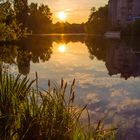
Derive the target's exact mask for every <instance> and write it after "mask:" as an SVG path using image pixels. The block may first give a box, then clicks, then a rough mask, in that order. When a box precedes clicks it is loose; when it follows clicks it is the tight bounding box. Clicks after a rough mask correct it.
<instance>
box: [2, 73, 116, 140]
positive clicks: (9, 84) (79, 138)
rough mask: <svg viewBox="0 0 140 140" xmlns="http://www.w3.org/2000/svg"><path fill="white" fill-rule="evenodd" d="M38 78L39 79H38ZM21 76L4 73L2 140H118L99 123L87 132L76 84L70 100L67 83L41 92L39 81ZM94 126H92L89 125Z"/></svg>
mask: <svg viewBox="0 0 140 140" xmlns="http://www.w3.org/2000/svg"><path fill="white" fill-rule="evenodd" d="M36 77H37V76H36ZM29 81H30V80H29V79H28V78H27V77H21V75H17V76H13V75H11V74H8V73H6V72H1V73H0V139H1V140H31V139H32V140H60V139H61V140H91V139H93V140H114V139H115V138H114V137H115V136H114V130H115V129H110V130H103V128H102V123H101V121H99V123H98V124H97V126H96V127H95V128H93V129H92V131H90V129H91V128H90V127H88V129H86V130H84V129H83V127H82V125H81V123H80V116H81V114H82V112H83V110H85V107H84V108H83V109H80V110H79V109H77V108H75V106H74V104H73V103H74V96H75V95H74V91H73V90H74V83H75V80H73V82H72V84H71V88H70V94H69V96H68V97H67V99H66V96H67V95H66V87H67V83H65V82H64V81H63V80H61V85H60V87H59V88H58V87H57V86H55V85H54V86H51V83H50V81H48V90H46V91H45V90H41V91H40V90H39V88H38V77H37V78H36V80H35V81H36V88H32V87H31V86H32V84H33V83H34V82H35V81H30V82H29ZM89 125H90V124H89Z"/></svg>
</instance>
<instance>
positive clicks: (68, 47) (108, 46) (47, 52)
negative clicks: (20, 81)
mask: <svg viewBox="0 0 140 140" xmlns="http://www.w3.org/2000/svg"><path fill="white" fill-rule="evenodd" d="M0 64H1V67H8V69H9V70H10V71H12V72H15V73H22V74H24V75H27V74H28V75H29V76H30V77H31V78H34V77H35V76H34V75H35V72H38V75H39V78H40V87H42V88H46V85H47V80H48V79H51V80H52V81H57V82H58V81H60V79H61V78H62V77H63V78H64V79H65V80H66V81H68V82H69V83H70V82H71V81H72V80H73V79H74V78H75V79H76V102H77V104H78V105H88V106H87V108H88V109H89V112H90V114H91V119H100V117H104V116H107V119H106V124H110V123H111V122H113V123H114V124H116V125H117V126H118V127H119V128H120V129H121V130H122V132H123V134H122V136H124V135H125V138H123V140H125V139H126V140H139V139H140V78H139V76H140V41H139V39H134V38H133V39H130V38H128V39H124V40H110V39H105V38H103V37H86V36H72V35H71V36H65V35H62V36H32V37H29V38H28V39H25V40H23V42H20V43H19V44H18V45H1V46H0ZM99 116H100V117H99ZM124 128H125V129H124Z"/></svg>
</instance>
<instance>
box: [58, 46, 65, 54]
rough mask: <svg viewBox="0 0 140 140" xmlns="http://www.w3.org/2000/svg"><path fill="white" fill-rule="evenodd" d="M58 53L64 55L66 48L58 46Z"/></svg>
mask: <svg viewBox="0 0 140 140" xmlns="http://www.w3.org/2000/svg"><path fill="white" fill-rule="evenodd" d="M58 51H59V52H60V53H64V52H65V51H66V47H65V46H64V45H60V46H59V47H58Z"/></svg>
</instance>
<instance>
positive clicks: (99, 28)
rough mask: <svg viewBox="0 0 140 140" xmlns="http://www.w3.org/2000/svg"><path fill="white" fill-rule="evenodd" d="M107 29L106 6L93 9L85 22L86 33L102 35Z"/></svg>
mask: <svg viewBox="0 0 140 140" xmlns="http://www.w3.org/2000/svg"><path fill="white" fill-rule="evenodd" d="M108 27H109V19H108V5H106V6H104V7H100V8H99V9H98V10H96V9H95V8H94V7H93V8H92V9H91V14H90V17H89V19H88V22H87V28H86V30H87V33H94V34H103V33H104V32H105V31H106V30H107V29H108Z"/></svg>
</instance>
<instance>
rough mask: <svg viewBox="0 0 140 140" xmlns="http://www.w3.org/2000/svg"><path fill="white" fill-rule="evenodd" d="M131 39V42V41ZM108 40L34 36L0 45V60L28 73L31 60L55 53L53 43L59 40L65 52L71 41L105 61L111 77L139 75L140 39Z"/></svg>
mask: <svg viewBox="0 0 140 140" xmlns="http://www.w3.org/2000/svg"><path fill="white" fill-rule="evenodd" d="M128 40H129V41H128ZM128 40H127V39H126V40H109V39H105V38H103V37H85V36H64V35H63V36H51V37H49V36H47V37H46V36H41V37H40V36H33V37H29V38H27V39H24V40H23V41H21V42H19V43H18V44H16V45H3V46H0V48H1V49H0V61H1V62H4V63H8V64H16V65H17V66H18V69H19V73H21V74H24V75H27V74H29V72H30V63H31V62H33V63H40V62H46V61H49V59H50V58H51V55H52V53H53V42H56V43H58V51H59V52H60V53H65V52H66V44H67V43H70V42H81V43H85V44H86V46H87V48H88V51H89V56H90V59H92V60H93V59H95V58H96V59H98V60H101V61H103V62H105V66H106V68H107V70H108V74H109V75H110V76H112V75H117V74H120V77H122V78H125V79H128V78H130V77H132V76H133V77H138V76H140V61H139V60H140V47H139V46H140V44H138V41H137V39H135V40H134V39H133V40H131V41H130V39H128Z"/></svg>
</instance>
